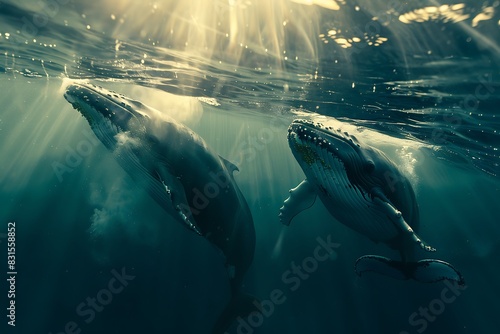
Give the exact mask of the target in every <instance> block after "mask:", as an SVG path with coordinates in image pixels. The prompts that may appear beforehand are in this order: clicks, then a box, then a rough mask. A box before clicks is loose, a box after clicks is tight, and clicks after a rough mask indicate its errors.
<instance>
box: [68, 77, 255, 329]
mask: <svg viewBox="0 0 500 334" xmlns="http://www.w3.org/2000/svg"><path fill="white" fill-rule="evenodd" d="M64 97H65V98H66V100H68V102H70V103H71V104H72V105H73V107H74V108H75V109H77V110H78V111H79V112H80V113H81V114H82V115H83V116H84V117H85V118H86V119H87V121H88V123H89V124H90V127H91V128H92V130H93V132H94V134H95V135H96V136H97V138H99V140H100V141H101V142H102V143H103V144H104V146H106V147H107V148H108V150H109V151H111V153H112V154H113V156H114V158H115V159H116V160H117V161H118V163H119V164H120V166H121V167H122V168H123V169H124V170H125V171H126V172H127V173H128V174H129V175H130V176H131V177H132V179H133V180H134V181H135V182H136V183H137V184H138V185H139V186H141V187H143V188H144V189H146V190H147V192H148V193H149V195H150V196H151V197H152V198H153V199H154V200H155V201H156V202H157V203H158V204H159V205H160V206H161V207H162V208H163V209H164V210H165V211H166V212H168V213H169V214H170V215H171V216H173V217H175V218H176V219H177V220H178V221H179V222H181V223H182V224H183V225H184V226H185V227H187V228H188V229H189V230H192V231H194V232H195V233H197V234H199V235H202V236H204V237H205V238H206V239H207V240H208V241H209V242H211V243H212V244H213V245H215V246H216V247H217V248H218V249H219V250H220V251H222V253H223V254H224V256H225V260H226V267H227V270H228V274H229V278H230V284H231V300H230V302H229V303H228V305H227V307H226V309H225V310H224V311H223V313H222V315H221V316H220V317H219V319H218V320H217V322H216V324H215V326H214V328H213V331H212V333H214V334H220V333H223V332H224V330H226V329H227V328H228V327H229V326H230V325H231V323H232V322H233V321H234V319H235V318H236V317H238V316H242V315H246V314H248V313H250V312H251V311H253V310H255V308H256V306H255V305H258V302H256V301H255V300H254V298H252V297H251V296H249V295H246V294H244V293H242V292H241V291H240V287H241V283H242V279H243V276H244V274H245V272H246V271H247V269H248V268H249V266H250V264H251V263H252V260H253V256H254V249H255V230H254V225H253V219H252V215H251V213H250V209H249V207H248V205H247V202H246V200H245V198H244V197H243V194H242V193H241V191H240V190H239V188H238V186H237V185H236V183H235V181H234V179H233V172H234V171H235V170H237V168H236V166H234V165H233V164H231V163H230V162H228V161H227V160H225V159H223V158H222V157H220V156H219V155H217V154H215V153H214V152H213V151H212V150H211V149H210V148H209V147H208V146H207V144H206V143H205V142H204V140H203V139H202V138H201V137H200V136H198V135H197V134H196V133H195V132H193V131H192V130H191V129H189V128H187V127H186V126H184V125H182V124H180V123H178V122H176V121H175V120H174V119H172V118H170V117H168V116H166V115H164V114H162V113H160V112H159V111H157V110H155V109H153V108H150V107H148V106H147V105H145V104H142V103H141V102H139V101H135V100H132V99H129V98H127V97H125V96H123V95H119V94H117V93H115V92H112V91H109V90H106V89H104V88H102V87H99V86H95V85H92V84H87V83H72V84H70V85H69V86H67V87H66V91H65V94H64Z"/></svg>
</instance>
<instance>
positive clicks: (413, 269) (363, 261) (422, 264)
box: [354, 255, 465, 285]
mask: <svg viewBox="0 0 500 334" xmlns="http://www.w3.org/2000/svg"><path fill="white" fill-rule="evenodd" d="M354 270H355V272H356V274H358V275H359V276H361V275H362V274H364V273H366V272H370V271H371V272H375V273H378V274H381V275H384V276H389V277H392V278H395V279H399V280H406V279H410V278H411V279H414V280H416V281H418V282H422V283H434V282H439V281H443V280H450V281H454V282H457V283H458V284H459V285H464V284H465V281H464V278H463V276H462V274H461V273H460V272H459V271H458V270H456V269H455V268H454V267H453V266H452V265H451V264H449V263H448V262H445V261H441V260H436V259H425V260H420V261H418V262H402V261H395V260H391V259H388V258H386V257H383V256H377V255H365V256H362V257H360V258H359V259H358V260H357V261H356V264H355V266H354Z"/></svg>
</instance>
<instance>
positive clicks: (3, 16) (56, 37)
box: [0, 0, 500, 334]
mask: <svg viewBox="0 0 500 334" xmlns="http://www.w3.org/2000/svg"><path fill="white" fill-rule="evenodd" d="M322 4H323V5H322ZM335 5H338V8H336V6H335ZM328 7H329V8H328ZM499 10H500V8H499V3H498V1H483V2H476V1H467V2H463V3H462V2H456V3H446V4H444V3H438V1H412V2H398V1H395V2H392V3H388V2H383V1H358V2H356V3H354V2H351V1H338V2H333V1H325V2H321V1H317V2H316V5H304V4H301V1H296V2H291V1H290V2H289V1H274V2H273V1H267V2H264V1H247V2H243V1H229V2H219V1H213V2H208V3H207V2H203V1H186V2H180V3H174V2H167V1H165V2H161V1H159V2H157V3H149V2H145V3H144V4H143V3H141V4H139V2H137V3H136V2H133V1H128V2H127V1H125V2H124V1H121V2H118V1H116V2H113V1H104V2H101V1H99V2H98V1H90V2H86V1H85V2H84V1H67V0H59V1H55V0H54V1H41V2H34V1H33V2H31V1H17V2H0V159H1V164H0V224H1V230H0V232H1V233H3V234H2V235H0V237H1V238H2V239H0V240H1V241H2V243H1V244H0V248H1V250H2V255H1V259H2V260H1V263H2V268H4V267H5V266H4V263H5V264H6V259H5V260H4V258H6V256H4V254H6V244H7V242H6V238H5V233H6V230H7V223H8V222H15V223H16V238H17V242H16V244H17V249H16V260H17V271H18V276H17V281H16V305H17V308H16V327H15V328H13V327H11V326H7V325H6V322H7V319H6V317H5V315H6V314H7V313H6V311H5V309H6V307H7V298H5V297H6V294H7V290H8V287H7V284H5V283H6V278H7V275H6V272H7V270H6V269H2V273H1V275H2V278H1V282H2V283H1V284H0V287H1V291H0V296H2V297H1V299H0V300H1V302H2V304H1V309H2V310H3V311H2V317H1V319H2V328H6V331H7V333H22V334H31V333H34V334H38V333H40V334H47V333H54V334H55V333H60V332H64V331H65V327H66V332H70V331H68V330H67V329H68V327H67V326H68V324H69V327H70V328H71V326H73V325H72V323H74V324H75V325H74V326H75V328H73V329H70V330H75V331H77V330H81V333H96V334H98V333H209V332H210V328H211V327H212V325H213V323H214V322H215V319H216V317H217V315H218V314H219V313H220V312H221V310H222V308H223V307H224V305H225V303H226V302H227V298H228V297H229V291H228V286H227V276H226V274H225V269H224V266H223V259H222V257H221V256H220V254H219V253H218V252H217V251H216V250H215V249H214V248H213V247H212V246H211V245H210V244H208V243H207V242H206V241H205V240H204V239H203V238H200V237H197V236H196V235H194V234H193V233H190V232H188V231H187V230H185V229H184V228H182V227H181V226H180V225H179V224H178V223H177V222H175V221H174V220H173V219H172V218H171V217H169V216H167V215H166V214H165V212H164V211H163V210H162V208H160V207H159V206H158V205H157V204H156V203H155V202H153V201H152V200H151V198H150V197H149V196H148V195H147V194H146V193H145V192H144V191H143V190H142V189H140V188H138V187H137V186H136V185H135V184H134V183H133V182H132V181H131V179H130V178H129V176H128V175H127V174H126V173H125V172H124V171H123V170H122V169H121V168H120V167H119V165H118V164H117V163H116V162H115V161H114V160H113V158H112V157H111V156H110V155H109V152H108V151H107V150H106V149H105V148H104V147H103V146H102V145H101V144H99V143H95V142H94V140H93V137H92V136H93V134H92V132H91V131H90V128H89V127H88V124H87V122H86V121H85V119H84V118H82V117H81V116H80V115H79V113H78V112H76V111H75V110H73V108H72V107H71V105H69V104H68V103H67V102H66V101H65V100H64V98H63V94H62V93H63V89H62V87H63V85H64V83H65V82H67V78H70V79H88V80H90V81H91V82H93V83H97V84H100V85H102V86H104V87H106V88H109V89H114V90H116V91H118V92H120V93H123V94H125V95H127V96H130V97H132V98H135V99H138V100H140V101H142V102H144V103H146V104H148V105H151V106H153V107H155V108H157V109H159V110H161V111H162V112H165V113H168V114H171V115H172V116H174V117H176V118H177V119H178V120H179V121H181V122H183V123H185V124H186V125H188V126H189V127H191V128H192V129H193V130H195V131H196V132H198V133H199V134H200V135H201V136H202V137H203V138H204V139H205V140H206V141H207V143H208V144H209V145H210V146H212V147H213V149H214V150H215V151H217V152H218V153H219V154H220V155H222V156H224V157H225V158H227V159H228V160H230V161H233V162H235V163H236V164H237V165H238V166H239V168H240V172H238V173H237V174H236V176H235V177H236V181H237V182H238V185H239V186H240V188H241V190H242V192H243V193H244V195H245V197H246V199H247V201H248V203H249V205H250V208H251V210H252V214H253V218H254V222H255V228H256V232H257V245H256V253H255V260H254V263H253V265H252V267H251V268H250V271H249V272H248V274H247V276H246V279H245V282H244V284H245V289H246V291H249V292H251V293H252V294H254V295H255V296H258V297H259V298H260V299H261V300H266V299H269V298H270V297H271V294H272V292H273V291H276V290H279V291H281V292H282V293H283V296H282V298H281V299H280V300H281V301H282V303H280V304H279V305H274V309H273V310H272V311H269V314H267V315H266V316H265V319H264V320H263V321H260V319H258V318H256V319H253V321H254V326H251V327H250V329H246V330H242V329H240V333H250V332H254V333H318V334H323V333H384V334H386V333H395V334H400V333H422V332H426V333H491V332H495V331H496V330H497V329H498V328H499V326H500V321H499V317H498V314H499V312H500V307H499V306H498V305H499V302H498V300H499V298H500V295H499V293H498V281H499V279H500V269H498V263H499V262H498V258H499V257H500V225H499V221H500V220H499V218H500V215H499V214H498V210H499V207H500V180H499V173H500V168H499V151H498V148H499V146H500V138H499V131H500V124H499V116H498V115H499V114H498V108H499V106H500V79H499V77H500V72H499V60H500V57H499V55H500V46H499V45H498V41H499V40H500V21H499V20H500V14H499ZM298 117H302V118H312V119H318V118H320V119H322V120H324V121H328V119H330V118H336V119H337V120H338V121H341V122H343V123H344V124H345V126H346V127H348V128H349V129H350V131H352V132H354V133H356V135H357V136H358V138H359V139H361V140H362V141H363V142H365V143H368V144H370V145H373V146H376V147H378V148H380V149H382V150H383V151H384V152H385V153H386V154H387V155H388V156H389V157H390V158H391V159H393V160H394V161H395V162H396V163H397V164H398V165H399V166H400V168H401V170H402V171H403V172H404V173H405V174H406V175H407V177H408V178H409V179H410V181H411V183H412V184H413V186H414V189H415V191H416V193H417V198H418V202H419V206H420V210H421V230H420V235H421V236H422V238H423V239H424V240H426V241H427V242H428V243H429V244H431V245H433V246H434V247H436V248H437V249H438V252H437V253H436V254H434V255H435V256H436V257H437V258H440V259H443V260H445V261H448V262H450V263H453V264H454V265H455V266H456V267H457V268H458V269H459V270H461V271H462V273H463V275H464V277H465V279H466V283H467V285H466V288H465V289H463V290H455V291H452V290H451V289H450V287H449V286H447V285H446V284H444V283H436V284H420V283H416V282H412V281H395V280H392V279H390V278H385V277H379V276H376V275H370V276H366V277H361V278H360V277H357V276H356V275H355V273H354V271H353V264H354V261H355V260H356V259H357V258H358V257H359V256H361V255H365V254H380V255H386V256H390V257H394V258H397V256H398V255H397V254H396V253H393V252H392V251H390V250H389V249H388V248H386V247H385V246H383V245H375V244H373V243H371V242H370V241H369V240H368V239H367V238H365V237H363V236H361V235H358V234H356V233H355V232H353V231H351V230H349V229H347V228H346V227H344V226H343V225H341V224H339V223H338V222H335V221H334V220H333V219H332V218H331V216H330V215H329V214H328V212H327V211H326V209H325V208H324V207H323V205H322V204H321V203H319V202H318V203H316V204H315V205H314V206H313V207H312V208H311V209H309V210H308V211H306V212H304V213H302V214H301V215H299V216H298V217H296V219H295V220H294V222H293V224H292V225H291V226H290V227H284V226H282V225H281V224H280V223H279V220H278V217H277V214H278V210H279V207H280V206H281V203H282V201H283V200H284V199H285V198H286V197H287V194H288V190H289V189H290V188H292V187H294V186H295V185H297V184H298V183H299V182H300V181H301V180H302V179H303V178H304V175H303V173H302V171H301V170H300V168H299V166H298V164H297V163H296V161H295V160H294V158H293V156H292V154H291V152H290V150H289V148H288V144H287V142H286V129H287V127H288V125H289V124H290V122H291V121H292V120H293V119H294V118H298ZM78 150H80V151H78ZM74 152H77V153H78V152H80V154H79V157H80V159H76V160H71V159H72V158H71V157H70V156H71V154H74ZM81 152H84V153H83V154H82V153H81ZM68 159H69V161H72V165H71V166H70V168H69V170H67V171H65V172H64V173H62V174H61V173H58V172H57V171H56V169H55V167H54V166H57V164H64V165H68ZM318 238H321V239H323V240H327V239H328V238H330V239H331V240H333V241H334V242H336V243H338V244H340V246H339V247H338V249H337V250H336V255H335V256H333V257H332V258H331V259H329V260H328V261H325V262H320V263H318V266H317V268H315V269H314V270H313V271H312V272H311V273H310V274H309V275H308V277H307V278H306V279H300V286H296V285H293V284H291V283H289V282H288V283H287V281H286V280H284V279H283V275H287V272H288V270H290V268H291V266H292V262H293V263H295V264H302V263H303V261H304V260H306V259H307V258H309V257H310V256H312V255H313V252H314V249H315V248H316V247H317V246H318ZM421 255H422V257H425V254H421ZM113 270H115V271H118V272H121V271H122V270H125V272H126V273H127V274H129V275H131V276H134V277H135V278H134V279H133V280H131V281H130V282H129V284H128V285H127V286H126V287H124V289H123V291H121V292H120V293H118V294H114V295H113V296H112V300H111V301H110V302H109V304H107V305H105V306H104V307H103V309H102V310H101V311H100V312H96V313H95V317H93V318H92V319H90V316H89V315H88V314H87V316H81V315H80V314H79V313H78V312H77V308H78V305H80V304H81V303H85V302H86V300H87V298H92V297H96V296H97V295H98V294H99V292H100V291H102V289H106V288H108V283H109V281H110V279H111V278H112V277H114V276H113V272H112V271H113ZM292 287H293V288H294V289H292ZM453 297H454V298H453ZM425 309H429V311H425ZM415 312H416V313H415ZM425 312H428V313H427V315H425ZM4 313H5V315H4ZM412 319H413V320H412ZM2 333H4V330H3V329H2ZM231 333H238V328H237V327H234V328H232V331H231Z"/></svg>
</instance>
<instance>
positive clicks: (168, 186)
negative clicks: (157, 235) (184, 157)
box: [156, 166, 202, 235]
mask: <svg viewBox="0 0 500 334" xmlns="http://www.w3.org/2000/svg"><path fill="white" fill-rule="evenodd" d="M156 174H157V177H158V180H159V181H160V182H161V183H162V186H163V189H162V191H164V193H165V194H166V195H167V196H166V197H167V201H168V202H169V203H168V204H167V205H169V206H170V207H169V208H168V209H170V210H168V211H169V212H171V211H173V212H175V214H176V215H177V217H178V218H180V220H181V221H182V222H183V225H184V226H185V227H187V228H188V229H189V230H191V231H194V232H195V233H196V234H199V235H202V233H201V231H200V229H199V227H198V226H197V225H196V223H195V221H194V219H193V217H192V216H193V212H192V211H191V208H190V206H189V204H188V202H187V199H186V194H185V193H184V188H183V187H182V184H181V183H180V181H179V180H177V179H176V178H175V177H173V176H172V174H170V173H169V172H168V170H167V168H166V167H164V166H160V167H158V168H157V170H156Z"/></svg>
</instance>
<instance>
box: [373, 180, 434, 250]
mask: <svg viewBox="0 0 500 334" xmlns="http://www.w3.org/2000/svg"><path fill="white" fill-rule="evenodd" d="M372 195H373V201H374V202H375V203H377V204H378V205H380V206H381V207H383V208H384V209H385V211H386V214H387V216H388V217H389V219H390V220H391V221H392V222H393V223H394V224H395V225H396V226H397V227H398V228H399V229H400V230H401V232H402V233H403V234H405V235H407V236H408V237H409V238H410V239H411V241H413V242H415V243H416V244H417V245H418V246H420V248H422V249H423V250H425V251H428V252H435V251H436V249H435V248H434V247H431V246H429V245H427V244H426V243H425V242H424V241H423V240H422V239H420V237H419V236H418V235H417V234H416V233H415V231H413V229H412V228H411V226H410V225H408V223H407V222H406V221H405V220H404V218H403V215H402V214H401V211H399V210H398V209H397V208H396V207H394V205H392V203H391V202H390V201H389V200H388V199H387V197H386V196H385V195H384V194H383V193H382V190H380V189H378V188H375V189H372Z"/></svg>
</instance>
